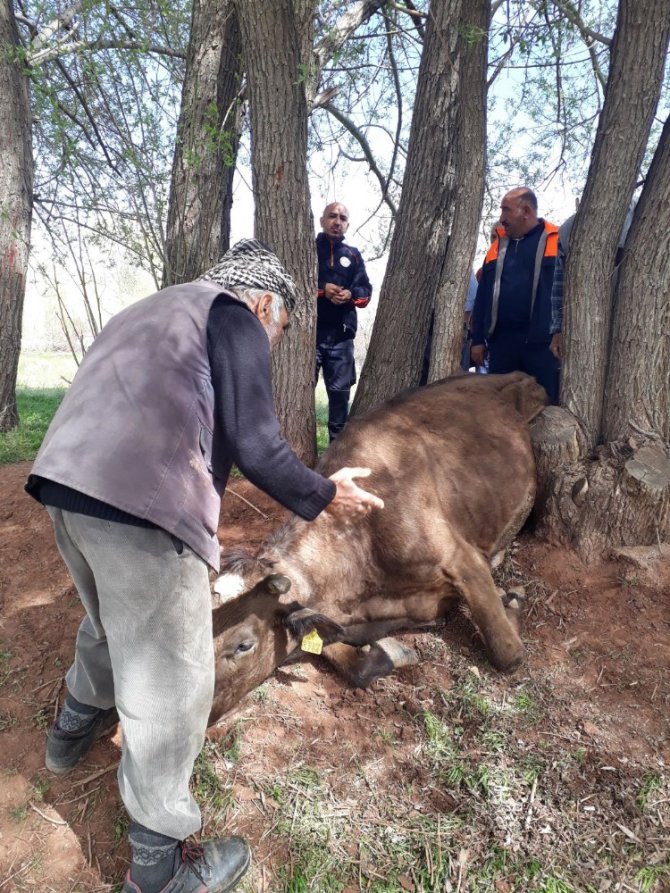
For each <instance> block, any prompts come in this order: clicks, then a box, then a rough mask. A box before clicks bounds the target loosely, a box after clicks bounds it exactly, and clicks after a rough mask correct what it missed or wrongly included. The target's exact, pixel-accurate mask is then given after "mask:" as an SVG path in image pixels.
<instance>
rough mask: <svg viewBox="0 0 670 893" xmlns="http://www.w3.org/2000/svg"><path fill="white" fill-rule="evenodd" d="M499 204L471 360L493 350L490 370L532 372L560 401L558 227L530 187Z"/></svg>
mask: <svg viewBox="0 0 670 893" xmlns="http://www.w3.org/2000/svg"><path fill="white" fill-rule="evenodd" d="M500 207H501V214H500V226H499V227H498V230H497V235H496V238H495V239H494V240H493V242H492V244H491V247H490V248H489V251H488V253H487V255H486V259H485V260H484V266H483V268H482V275H481V278H480V280H479V285H478V287H477V296H476V298H475V307H474V310H473V313H472V349H471V358H472V362H473V363H474V364H475V365H478V366H481V365H483V364H484V361H485V359H486V356H487V354H488V369H489V372H492V373H504V372H513V371H515V370H519V371H522V372H527V373H528V374H530V375H533V376H534V377H535V378H536V379H537V381H538V382H539V383H540V384H541V385H542V386H543V387H544V389H545V390H546V391H547V394H548V396H549V399H550V401H551V402H552V403H558V393H559V375H560V361H559V360H558V358H557V357H556V356H555V355H554V354H553V353H552V351H551V350H550V347H549V346H550V343H551V331H550V328H551V291H552V284H553V278H554V266H555V263H556V255H557V252H558V227H556V226H554V224H553V223H549V222H548V221H546V220H543V219H541V218H538V216H537V198H536V197H535V195H534V193H533V192H532V191H531V190H530V189H527V188H525V187H519V188H517V189H512V190H511V191H510V192H508V193H507V194H506V195H505V196H504V198H503V200H502V203H501V206H500Z"/></svg>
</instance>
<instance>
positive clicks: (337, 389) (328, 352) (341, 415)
mask: <svg viewBox="0 0 670 893" xmlns="http://www.w3.org/2000/svg"><path fill="white" fill-rule="evenodd" d="M320 370H323V381H324V383H325V385H326V393H327V394H328V434H329V436H330V439H331V441H333V440H335V438H336V437H337V435H338V434H339V433H340V431H341V430H342V428H344V425H345V422H346V421H347V416H348V414H349V394H350V393H351V386H352V385H353V384H355V382H356V364H355V363H354V342H353V339H352V338H348V339H347V340H346V341H337V342H331V341H328V340H323V341H318V342H317V345H316V374H315V376H314V383H315V384H316V382H317V381H318V379H319V371H320Z"/></svg>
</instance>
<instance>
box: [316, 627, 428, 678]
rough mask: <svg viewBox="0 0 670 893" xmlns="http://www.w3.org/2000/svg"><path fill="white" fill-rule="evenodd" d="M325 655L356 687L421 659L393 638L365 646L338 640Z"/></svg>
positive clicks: (412, 650) (326, 648) (411, 649)
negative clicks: (360, 646) (361, 646)
mask: <svg viewBox="0 0 670 893" xmlns="http://www.w3.org/2000/svg"><path fill="white" fill-rule="evenodd" d="M323 656H324V657H325V658H326V660H327V661H328V663H329V664H331V666H333V667H334V668H335V669H336V670H337V672H338V673H339V674H340V676H342V677H344V678H345V679H346V680H347V682H349V683H350V685H353V686H355V687H356V688H367V687H368V685H370V683H372V682H374V680H375V679H380V678H381V677H382V676H388V675H390V674H391V673H392V672H393V671H394V670H397V669H400V667H407V666H410V665H411V664H415V663H417V662H418V660H419V657H418V655H417V653H416V651H415V650H414V649H413V648H409V647H408V646H407V645H404V644H403V643H402V642H400V641H398V639H392V638H390V637H387V638H384V639H380V640H379V641H378V642H374V643H373V644H372V645H365V646H364V647H363V648H358V647H355V646H353V645H345V644H344V643H343V642H335V643H333V644H332V645H326V646H325V648H324V649H323Z"/></svg>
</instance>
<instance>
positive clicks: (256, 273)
mask: <svg viewBox="0 0 670 893" xmlns="http://www.w3.org/2000/svg"><path fill="white" fill-rule="evenodd" d="M200 279H205V280H207V281H209V282H215V283H216V284H217V285H222V286H223V287H224V288H229V289H231V290H232V291H238V290H240V291H248V290H249V289H260V291H261V292H272V294H273V295H279V297H280V298H281V300H282V301H283V303H284V306H285V307H286V312H287V313H291V311H292V310H293V308H294V307H295V303H296V298H297V296H296V290H295V283H294V281H293V279H292V278H291V277H290V276H289V274H288V273H287V272H286V270H285V269H284V268H283V267H282V265H281V263H280V262H279V258H278V257H277V255H276V254H275V253H274V252H273V251H270V249H269V248H266V247H265V245H263V244H262V242H259V241H257V240H256V239H242V241H241V242H237V244H235V245H233V247H232V248H230V249H229V250H228V251H226V253H225V254H224V255H223V257H222V258H221V260H220V261H219V262H218V264H216V265H215V266H213V267H212V268H211V270H208V271H207V272H206V273H203V275H202V276H201V277H200ZM274 312H275V310H274V301H273V315H274Z"/></svg>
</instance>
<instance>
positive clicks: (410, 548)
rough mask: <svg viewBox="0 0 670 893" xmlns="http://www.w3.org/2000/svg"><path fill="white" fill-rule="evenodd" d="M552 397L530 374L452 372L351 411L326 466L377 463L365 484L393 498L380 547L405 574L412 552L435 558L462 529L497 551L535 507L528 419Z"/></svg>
mask: <svg viewBox="0 0 670 893" xmlns="http://www.w3.org/2000/svg"><path fill="white" fill-rule="evenodd" d="M545 404H546V395H545V393H544V390H543V389H542V388H541V387H540V386H539V385H538V384H537V383H536V382H535V380H534V379H533V378H531V377H529V376H527V375H524V374H523V373H511V374H509V375H463V376H457V377H454V378H450V379H445V380H443V381H440V382H436V383H434V384H432V385H430V386H428V387H426V388H421V389H418V390H416V391H412V392H409V393H407V394H404V395H402V396H400V397H398V398H396V399H395V400H393V401H390V402H389V403H386V404H384V405H383V406H382V407H380V408H379V409H376V410H373V411H372V412H369V413H367V414H365V415H363V416H360V417H354V418H352V419H350V421H349V422H348V423H347V425H346V427H345V429H344V431H343V432H342V434H341V435H340V436H339V437H338V439H337V440H336V441H334V443H333V444H331V446H330V447H329V448H328V450H326V452H325V453H324V454H323V456H322V458H321V461H320V463H319V470H320V471H321V472H322V473H324V474H331V473H332V472H333V471H335V470H337V469H338V468H340V467H342V466H343V465H348V466H366V467H369V468H371V469H372V475H371V477H370V479H369V480H368V481H366V482H362V483H363V486H365V487H367V488H368V489H370V490H371V491H372V492H374V493H377V494H378V495H380V496H381V497H382V498H383V499H384V501H385V504H386V507H385V509H384V511H381V512H376V513H374V514H375V520H374V524H375V536H374V538H373V539H374V543H375V547H376V548H377V549H378V550H381V551H382V552H383V553H384V554H383V555H380V556H379V558H380V559H381V562H382V564H385V565H388V563H389V561H390V562H393V560H394V556H397V557H398V562H399V566H398V572H401V571H402V570H404V571H405V572H406V571H407V570H408V567H407V558H408V553H409V554H410V556H411V557H415V558H416V565H415V566H420V565H422V564H425V563H426V562H428V563H430V562H432V561H433V559H434V558H436V553H439V552H440V549H441V548H442V546H441V544H442V543H448V541H449V537H450V536H453V535H454V533H455V534H456V535H458V536H460V537H462V538H463V539H464V540H466V541H467V542H468V543H470V544H471V545H473V546H476V547H477V548H478V549H480V550H481V551H482V552H484V553H485V554H488V555H491V554H493V553H494V552H496V551H498V550H499V549H500V548H504V547H505V546H506V545H508V543H509V541H510V540H511V538H512V537H513V536H514V535H515V534H516V533H517V532H518V530H519V528H520V527H521V525H522V524H523V522H524V520H525V518H526V517H527V515H528V513H529V512H530V509H531V508H532V504H533V499H534V496H535V463H534V459H533V452H532V448H531V445H530V440H529V436H528V430H527V425H528V422H529V421H530V419H531V418H533V417H534V416H535V415H537V413H538V412H540V411H541V410H542V408H543V407H544V405H545ZM401 556H402V557H401ZM411 563H412V564H414V561H412V562H411ZM403 575H404V574H403Z"/></svg>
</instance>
